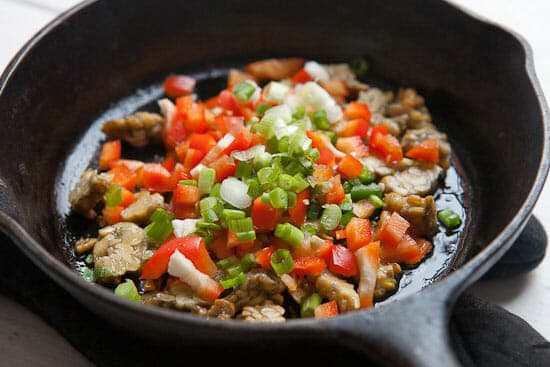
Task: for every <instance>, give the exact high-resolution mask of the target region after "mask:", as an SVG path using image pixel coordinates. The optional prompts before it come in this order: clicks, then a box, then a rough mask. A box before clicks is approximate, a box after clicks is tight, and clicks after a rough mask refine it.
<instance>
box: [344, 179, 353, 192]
mask: <svg viewBox="0 0 550 367" xmlns="http://www.w3.org/2000/svg"><path fill="white" fill-rule="evenodd" d="M342 187H343V188H344V193H346V194H349V193H350V192H351V189H352V188H353V183H351V181H344V182H343V183H342Z"/></svg>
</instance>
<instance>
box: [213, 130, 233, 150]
mask: <svg viewBox="0 0 550 367" xmlns="http://www.w3.org/2000/svg"><path fill="white" fill-rule="evenodd" d="M233 140H235V137H234V136H233V135H231V134H230V133H227V134H225V135H224V136H223V138H221V139H220V140H219V141H218V143H217V144H216V147H217V148H219V149H221V150H225V148H227V147H228V146H229V145H231V143H233Z"/></svg>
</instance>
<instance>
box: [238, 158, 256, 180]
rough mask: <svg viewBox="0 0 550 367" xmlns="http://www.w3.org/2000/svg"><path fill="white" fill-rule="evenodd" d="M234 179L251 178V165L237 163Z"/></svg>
mask: <svg viewBox="0 0 550 367" xmlns="http://www.w3.org/2000/svg"><path fill="white" fill-rule="evenodd" d="M234 176H235V177H242V178H248V177H250V176H252V163H249V162H245V161H238V163H237V170H236V171H235V175H234Z"/></svg>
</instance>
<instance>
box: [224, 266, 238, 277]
mask: <svg viewBox="0 0 550 367" xmlns="http://www.w3.org/2000/svg"><path fill="white" fill-rule="evenodd" d="M225 272H226V273H227V278H233V277H234V276H235V275H239V273H241V272H242V269H241V265H240V264H236V265H234V266H230V267H229V268H227V269H225Z"/></svg>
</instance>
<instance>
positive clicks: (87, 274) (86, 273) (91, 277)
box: [82, 268, 95, 282]
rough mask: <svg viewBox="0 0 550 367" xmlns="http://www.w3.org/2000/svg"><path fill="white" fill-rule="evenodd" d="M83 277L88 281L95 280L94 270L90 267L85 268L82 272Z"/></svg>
mask: <svg viewBox="0 0 550 367" xmlns="http://www.w3.org/2000/svg"><path fill="white" fill-rule="evenodd" d="M82 278H84V279H85V280H87V281H88V282H95V276H94V271H93V270H92V269H90V268H86V269H84V271H83V272H82Z"/></svg>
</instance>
